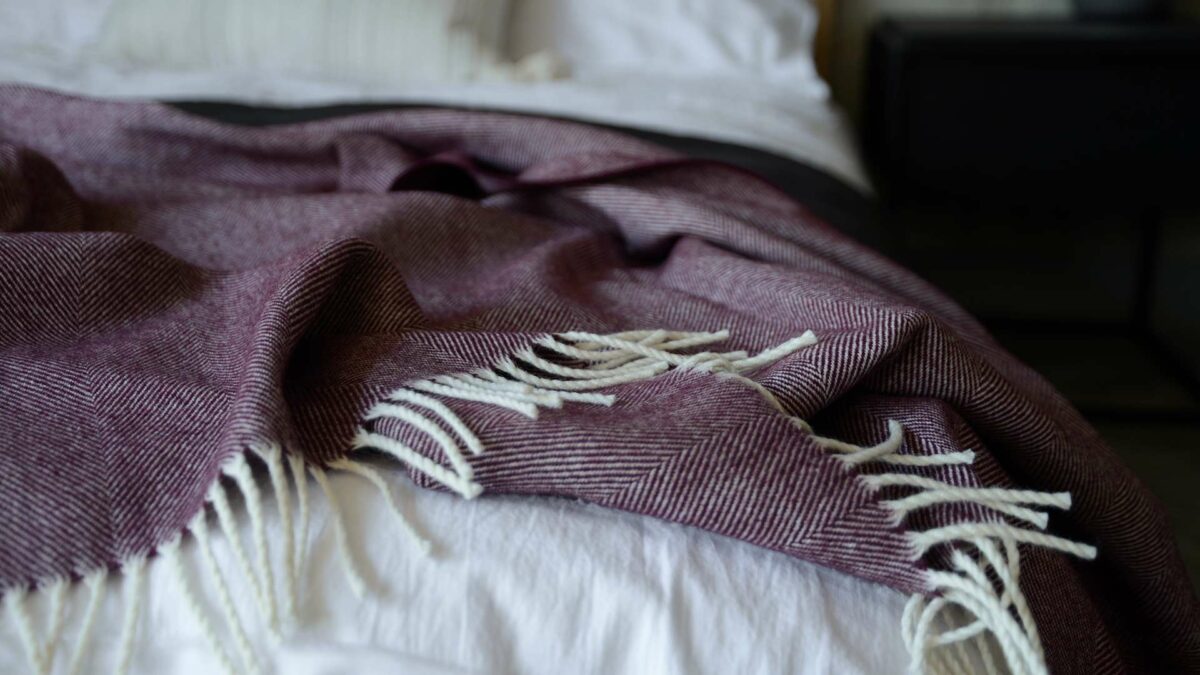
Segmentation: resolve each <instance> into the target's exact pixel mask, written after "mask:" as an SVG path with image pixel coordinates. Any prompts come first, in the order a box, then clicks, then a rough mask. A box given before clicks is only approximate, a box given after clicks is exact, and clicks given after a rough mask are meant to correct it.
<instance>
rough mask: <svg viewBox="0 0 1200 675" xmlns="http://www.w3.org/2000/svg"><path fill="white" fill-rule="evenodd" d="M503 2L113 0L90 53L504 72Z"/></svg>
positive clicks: (452, 77)
mask: <svg viewBox="0 0 1200 675" xmlns="http://www.w3.org/2000/svg"><path fill="white" fill-rule="evenodd" d="M508 6H509V3H508V0H113V5H112V8H111V10H110V11H109V14H108V17H107V19H106V22H105V25H104V29H103V31H102V32H101V36H100V39H99V41H98V44H97V50H96V56H97V57H98V58H99V59H100V60H102V61H107V62H110V63H118V64H124V65H129V66H134V67H155V68H169V69H188V70H197V69H204V70H212V69H216V70H245V71H253V72H256V73H279V74H296V75H304V76H312V77H317V78H322V79H330V80H339V81H359V82H379V83H396V82H430V81H437V82H441V81H466V80H475V79H504V78H507V77H510V76H513V77H516V76H520V75H529V73H522V72H521V71H520V69H519V68H516V67H512V66H511V64H508V63H506V62H505V60H504V59H503V58H502V56H501V54H502V51H503V42H504V40H503V38H504V36H503V31H504V28H505V27H506V24H507V18H508Z"/></svg>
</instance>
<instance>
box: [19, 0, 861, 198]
mask: <svg viewBox="0 0 1200 675" xmlns="http://www.w3.org/2000/svg"><path fill="white" fill-rule="evenodd" d="M112 3H113V0H69V1H67V0H60V1H58V2H47V3H36V7H32V8H31V6H30V5H29V3H25V2H18V1H17V0H0V81H9V82H24V83H27V84H33V85H37V86H42V87H47V88H53V89H60V90H63V91H68V92H72V93H78V94H87V95H93V96H104V97H119V98H153V99H174V100H218V101H231V100H233V101H239V102H241V103H247V104H256V105H275V106H316V105H331V104H344V103H369V102H376V103H389V104H396V103H406V104H414V103H420V104H427V105H428V104H437V105H450V106H456V107H471V108H479V109H495V110H508V111H515V112H532V113H540V114H546V115H555V116H560V117H567V118H572V119H578V120H583V121H587V122H596V123H603V124H613V125H620V126H623V127H632V128H638V129H646V130H651V131H656V132H660V133H668V134H675V135H683V136H690V137H701V138H707V139H713V140H717V141H723V142H726V143H735V144H738V145H743V146H749V147H752V148H756V149H759V150H765V151H769V152H773V153H776V154H779V155H782V156H784V157H787V158H789V159H793V160H796V161H800V162H803V163H805V164H808V165H811V166H814V167H817V168H819V169H821V170H823V171H825V172H827V173H830V174H833V175H834V176H836V177H837V178H839V179H841V180H843V181H846V182H848V183H850V184H851V185H853V186H854V187H856V188H858V189H860V190H863V191H869V190H870V183H869V181H868V179H867V177H866V172H865V171H864V170H863V167H862V165H861V162H860V160H859V157H858V154H857V152H856V151H855V147H854V143H853V140H852V133H851V130H850V127H849V124H848V123H847V121H846V119H845V118H844V116H843V115H842V113H841V112H840V111H839V110H838V109H837V108H836V107H835V106H833V105H832V104H831V103H830V101H829V100H828V95H827V94H828V88H827V87H826V85H825V84H824V82H822V81H821V79H820V78H819V77H816V75H815V71H814V70H813V67H812V66H811V62H812V57H811V53H810V52H811V39H810V34H811V31H812V30H813V26H814V25H815V16H814V13H813V8H812V6H811V5H810V4H809V3H807V2H803V1H802V0H787V1H786V2H784V1H783V0H739V1H738V2H722V3H699V4H700V5H704V6H707V7H708V9H706V10H705V11H704V12H699V13H697V12H690V11H685V10H688V9H689V8H690V5H687V4H686V3H683V4H681V3H680V2H679V1H678V0H670V1H667V0H655V2H653V3H645V2H629V1H628V0H623V1H622V2H618V3H610V2H565V1H563V2H558V1H557V0H556V3H555V4H556V6H555V7H546V6H545V3H544V2H543V1H542V0H521V1H519V2H516V3H514V4H513V7H512V11H511V14H510V16H509V24H510V25H509V27H508V30H503V29H502V30H501V33H502V35H500V36H497V37H496V38H495V40H496V41H497V42H506V43H509V44H508V45H507V49H506V50H505V51H504V54H503V59H504V60H505V61H506V62H510V63H517V64H523V65H520V67H519V68H518V72H516V73H515V76H517V77H518V78H519V79H521V81H507V80H505V79H503V78H501V79H499V80H497V79H495V78H493V79H491V80H489V81H486V82H479V81H472V82H462V81H456V80H453V79H438V80H420V79H414V78H411V77H407V78H400V79H391V80H388V79H387V78H384V79H380V78H378V77H366V78H364V76H363V73H356V72H342V73H340V74H339V75H338V76H336V77H331V76H330V75H329V74H328V73H325V74H322V73H320V72H314V71H309V73H308V74H304V73H302V72H296V71H295V69H290V70H286V71H285V72H259V71H255V70H253V69H248V68H244V67H232V66H230V65H229V64H215V65H212V66H211V67H193V68H184V69H181V68H179V67H168V66H167V65H164V64H162V63H158V62H154V61H151V62H149V63H142V64H141V65H138V66H137V67H131V66H130V65H129V64H127V63H122V61H121V60H120V59H115V58H112V57H111V56H109V57H106V56H105V53H104V51H103V50H99V49H97V46H96V45H97V44H98V43H99V42H101V38H102V36H103V34H104V27H105V19H106V17H107V16H108V10H109V8H110V6H111V5H112ZM241 4H243V3H239V5H238V6H241ZM647 5H648V6H647ZM643 6H646V7H645V9H646V10H647V11H646V13H645V14H640V13H639V12H641V11H642V8H643ZM631 8H632V9H631ZM651 9H653V12H650V11H649V10H651ZM246 11H249V10H246ZM639 17H643V18H642V19H639ZM702 19H703V20H702ZM715 21H720V23H713V22H715ZM735 22H741V23H735ZM475 25H477V26H482V27H481V28H480V30H481V31H483V32H484V33H485V34H487V35H489V36H490V35H492V33H491V32H489V31H490V29H488V28H487V27H486V26H487V21H486V20H484V19H482V18H481V19H480V21H478V22H476V23H475ZM738 25H744V26H746V27H747V29H738V30H736V31H735V30H733V29H732V28H731V27H733V26H738ZM663 26H672V27H675V28H676V29H678V31H679V32H677V31H676V30H673V31H671V33H670V35H681V34H685V35H689V36H691V37H690V38H687V39H679V38H673V39H671V40H666V41H665V42H664V39H662V38H661V36H660V39H656V40H648V39H646V35H647V33H649V32H652V31H653V30H654V29H655V28H661V27H663ZM683 28H686V30H683ZM602 29H603V30H606V31H607V32H606V35H607V37H606V39H605V40H604V41H597V40H594V39H592V38H588V37H587V36H588V35H589V34H591V33H592V32H595V31H597V30H602ZM624 30H628V31H632V32H631V33H624V32H622V31H624ZM126 32H128V31H126ZM726 35H728V36H729V37H728V38H726V37H725V36H726ZM755 36H759V37H758V38H756V37H755ZM762 36H769V37H762ZM441 38H442V41H443V42H445V41H447V40H448V38H447V37H445V36H441ZM431 39H432V37H431ZM492 39H493V38H491V37H489V38H488V40H489V41H490V40H492ZM609 40H612V42H609ZM726 40H728V41H730V44H725V41H726ZM118 42H120V41H118ZM660 43H662V46H656V45H659V44H660ZM667 43H669V44H667ZM772 45H773V46H772ZM630 49H635V50H636V51H635V53H636V54H638V58H640V59H641V61H640V62H638V61H631V60H630V54H629V50H630ZM110 51H111V50H110ZM539 55H540V56H539ZM272 58H274V57H272ZM145 60H146V59H141V61H145ZM560 62H561V63H562V64H565V66H566V69H565V71H562V70H560V65H559V64H560ZM631 63H632V64H633V65H632V66H631ZM651 64H653V65H651ZM370 66H371V68H375V67H376V66H377V64H374V63H372V64H370ZM367 70H368V71H369V70H370V68H368V69H367ZM530 80H532V81H530Z"/></svg>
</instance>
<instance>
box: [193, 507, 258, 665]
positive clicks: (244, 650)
mask: <svg viewBox="0 0 1200 675" xmlns="http://www.w3.org/2000/svg"><path fill="white" fill-rule="evenodd" d="M188 530H189V531H190V532H191V533H192V536H193V537H195V539H196V545H197V546H198V547H199V548H200V557H201V558H202V559H203V560H204V567H205V569H206V571H207V572H208V576H209V578H211V579H212V581H213V585H214V586H216V589H217V600H218V602H219V603H220V605H221V610H222V611H223V612H224V613H225V621H226V623H227V624H228V625H229V631H230V632H231V633H232V634H233V643H234V646H235V647H236V648H237V651H238V655H239V656H240V657H241V659H242V664H243V665H244V666H245V667H246V671H247V672H249V673H258V672H260V670H259V667H258V661H257V659H255V658H254V650H253V649H252V648H251V647H250V638H249V637H248V636H247V635H246V629H245V627H244V626H243V625H242V620H241V618H240V617H239V616H238V613H237V608H236V607H234V602H233V597H232V596H231V595H230V593H229V585H228V584H226V583H225V575H224V574H223V573H222V572H221V568H220V567H219V566H218V565H217V558H216V556H215V555H213V550H212V542H210V541H209V538H208V514H206V513H205V512H204V511H201V512H200V513H198V514H196V517H195V519H193V520H192V524H191V525H189V526H188Z"/></svg>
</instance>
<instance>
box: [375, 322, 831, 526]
mask: <svg viewBox="0 0 1200 675" xmlns="http://www.w3.org/2000/svg"><path fill="white" fill-rule="evenodd" d="M728 337H729V331H719V332H716V333H682V332H670V331H663V330H655V331H628V332H624V333H616V334H613V335H596V334H594V333H582V332H571V333H562V334H560V335H556V336H549V335H548V336H545V337H542V338H539V339H537V340H535V341H534V345H536V346H538V347H541V348H542V349H545V350H546V351H548V352H552V353H554V354H556V355H557V356H559V357H563V358H565V359H569V360H571V361H572V363H570V364H565V363H556V362H554V361H551V360H549V359H547V358H545V357H542V356H539V355H538V354H537V353H536V352H534V350H533V348H532V347H530V348H526V349H521V350H518V351H517V352H516V353H515V354H514V355H513V356H512V357H508V358H502V359H500V360H499V361H497V362H496V364H495V365H494V366H493V367H492V368H491V369H486V368H485V369H480V370H476V371H474V372H472V373H459V374H455V375H439V376H436V377H433V378H430V379H425V380H416V381H412V382H408V383H406V384H405V385H404V386H402V387H400V388H399V389H397V390H395V391H393V392H392V393H390V394H389V395H388V396H387V400H385V401H383V402H380V403H377V404H375V405H374V406H372V407H371V408H370V409H369V410H368V411H367V413H366V415H364V418H363V421H364V422H373V421H377V420H383V419H391V420H396V421H398V422H401V423H403V424H405V425H406V426H407V427H408V428H409V429H411V430H412V431H415V432H419V433H421V434H423V435H424V436H425V437H427V438H428V439H429V440H430V441H432V442H433V443H434V444H436V445H437V446H438V447H439V448H440V449H441V451H442V455H444V456H445V458H446V462H447V464H448V466H446V465H442V464H439V463H438V462H435V461H434V460H432V459H430V458H428V457H426V456H424V455H422V454H421V453H419V452H417V451H416V450H413V449H412V448H411V447H409V446H408V445H406V444H405V443H403V442H402V441H400V440H398V439H396V438H393V437H391V436H387V435H385V434H382V433H379V432H376V431H371V430H368V429H366V428H362V429H359V431H358V434H357V435H356V436H355V438H354V441H353V448H354V449H355V450H358V449H363V448H371V449H375V450H380V451H383V452H385V453H387V454H389V455H391V456H393V457H395V458H396V459H398V460H400V461H401V462H404V463H405V464H407V465H408V466H410V467H411V468H413V469H415V470H417V471H419V472H421V473H423V474H425V475H426V476H428V477H429V478H431V479H433V480H434V481H436V482H438V483H440V484H441V485H443V486H445V487H446V488H448V489H450V490H451V491H453V492H456V493H458V494H460V495H462V496H463V497H465V498H467V499H472V498H474V497H475V496H477V495H478V494H479V493H480V492H481V491H482V487H480V485H479V484H478V483H476V482H475V480H474V478H475V476H474V471H473V470H472V468H471V465H470V464H469V463H467V461H466V458H465V457H464V456H463V453H462V450H461V448H460V447H459V444H458V443H457V442H456V441H455V440H454V439H453V438H452V437H451V436H450V434H448V433H446V431H445V430H444V429H450V430H451V431H453V432H454V433H455V434H456V435H457V436H458V437H459V438H460V439H461V440H462V442H463V444H464V445H466V447H467V449H468V450H469V451H470V452H471V454H475V455H477V454H479V453H481V452H483V446H482V444H481V443H480V442H479V439H478V437H477V436H476V435H475V434H474V433H473V432H472V431H471V430H470V429H469V428H467V426H466V424H464V423H463V421H462V420H461V419H460V418H459V417H458V415H457V414H455V413H454V411H453V410H451V409H450V407H449V406H447V405H446V404H445V403H443V402H442V401H439V400H437V398H435V396H436V397H441V398H443V399H449V400H463V401H473V402H477V403H486V404H489V405H495V406H498V407H501V408H505V409H508V410H512V411H514V412H517V413H519V414H521V415H524V416H526V417H530V418H534V419H536V418H537V415H538V410H539V408H560V407H562V405H563V404H564V403H565V402H568V401H570V402H576V403H588V404H592V405H603V406H611V405H613V403H614V402H615V400H616V399H615V397H614V396H613V395H611V394H601V393H597V392H594V391H590V390H594V389H603V388H606V387H612V386H617V385H621V384H628V383H630V382H640V381H643V380H647V379H650V378H652V377H655V376H656V375H659V374H661V373H663V372H665V371H667V370H669V369H671V368H683V369H688V370H697V371H701V372H707V373H712V374H715V375H717V376H718V377H726V378H734V379H738V380H740V381H742V382H743V383H745V384H747V385H748V386H751V387H754V388H756V390H757V391H759V392H760V393H761V394H762V395H763V396H764V397H765V398H767V399H768V401H769V402H771V403H772V405H774V407H775V408H776V409H778V410H780V411H782V410H783V407H782V406H781V405H780V404H779V402H778V401H776V400H775V397H774V396H773V395H772V394H771V393H770V392H769V391H767V390H766V389H765V388H763V387H762V385H759V384H758V383H757V382H754V381H753V380H751V379H749V378H746V377H743V376H742V375H740V373H743V372H747V371H750V370H754V369H757V368H760V367H762V366H764V365H767V364H768V363H773V362H775V361H778V360H779V359H781V358H783V357H785V356H787V355H789V354H792V353H793V352H796V351H798V350H800V349H803V348H805V347H808V346H810V345H813V344H816V341H817V339H816V336H814V335H813V333H812V331H808V332H806V333H804V334H803V335H801V336H799V337H796V338H793V339H791V340H788V341H786V342H784V343H783V344H781V345H779V346H778V347H774V348H772V349H768V350H766V351H764V352H762V353H760V354H758V355H756V356H753V357H751V356H749V355H748V354H747V353H746V352H743V351H733V352H721V353H718V352H701V353H699V354H681V353H679V350H682V349H688V348H692V347H698V346H703V345H709V344H713V343H715V342H720V341H722V340H725V339H726V338H728ZM534 370H536V371H539V372H541V373H545V374H546V375H540V374H538V373H537V372H533V371H534ZM409 406H416V407H419V408H422V409H424V410H425V411H428V412H430V413H432V414H433V419H431V418H429V417H427V416H426V415H424V414H421V413H419V412H417V411H416V410H414V409H413V408H412V407H409ZM360 473H361V472H360ZM397 514H399V512H398V511H397ZM405 526H406V527H408V526H407V523H406V525H405Z"/></svg>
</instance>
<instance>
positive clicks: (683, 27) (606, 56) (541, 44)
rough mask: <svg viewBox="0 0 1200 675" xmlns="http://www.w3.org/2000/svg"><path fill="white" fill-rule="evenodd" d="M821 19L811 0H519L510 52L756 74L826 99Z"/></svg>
mask: <svg viewBox="0 0 1200 675" xmlns="http://www.w3.org/2000/svg"><path fill="white" fill-rule="evenodd" d="M817 20H818V17H817V10H816V8H815V7H814V6H813V4H812V3H810V2H807V0H726V1H724V2H704V1H702V0H700V1H697V0H616V1H612V0H610V1H609V2H592V1H591V0H515V1H514V2H513V7H512V18H511V27H512V28H511V32H510V35H509V51H510V52H511V53H512V54H514V55H516V56H523V55H529V54H537V53H545V52H549V53H553V54H557V55H558V56H559V57H560V58H562V59H563V61H564V62H565V63H566V65H567V66H568V67H569V68H570V69H571V71H572V72H575V73H580V74H586V73H588V72H591V71H595V70H601V71H611V70H613V69H619V70H624V71H627V72H630V73H637V74H639V75H641V74H645V73H652V74H658V75H675V76H677V77H678V76H683V77H695V76H696V75H698V74H703V75H704V76H709V77H714V76H722V75H724V76H727V77H732V78H736V77H745V76H751V77H754V78H755V79H761V80H762V81H763V82H764V84H766V85H769V86H772V87H785V88H787V89H788V90H790V91H793V92H796V93H799V94H803V95H806V96H811V97H814V98H826V97H828V95H829V87H828V86H827V85H826V84H825V82H824V81H823V80H822V79H821V78H820V77H819V76H818V75H817V69H816V65H815V63H814V60H813V52H814V49H813V41H814V38H815V35H816V31H817ZM667 27H669V28H667Z"/></svg>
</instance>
